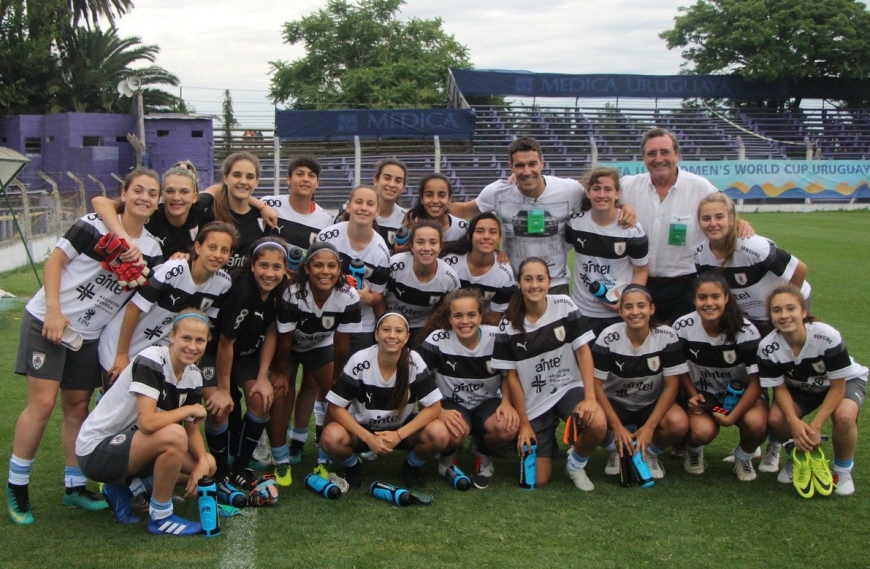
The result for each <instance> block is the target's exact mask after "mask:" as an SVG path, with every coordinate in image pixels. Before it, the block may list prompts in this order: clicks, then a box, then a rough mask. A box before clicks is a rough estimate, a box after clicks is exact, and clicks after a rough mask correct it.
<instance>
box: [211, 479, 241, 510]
mask: <svg viewBox="0 0 870 569" xmlns="http://www.w3.org/2000/svg"><path fill="white" fill-rule="evenodd" d="M217 497H218V500H219V501H220V502H222V503H224V504H229V505H230V506H233V507H234V508H244V507H245V506H247V505H248V497H247V496H246V495H245V494H244V493H243V492H241V491H239V489H238V488H236V487H235V486H232V485H231V484H230V483H229V482H227V481H226V480H221V481H220V482H218V483H217Z"/></svg>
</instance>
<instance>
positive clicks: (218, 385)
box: [200, 237, 287, 491]
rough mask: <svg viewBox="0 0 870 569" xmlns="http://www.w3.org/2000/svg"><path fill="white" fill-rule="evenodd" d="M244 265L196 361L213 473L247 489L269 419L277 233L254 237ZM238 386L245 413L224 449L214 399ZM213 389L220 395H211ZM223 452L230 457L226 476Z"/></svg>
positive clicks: (279, 265)
mask: <svg viewBox="0 0 870 569" xmlns="http://www.w3.org/2000/svg"><path fill="white" fill-rule="evenodd" d="M247 258H248V264H249V270H248V272H246V273H244V274H241V275H238V276H237V278H236V279H235V280H234V281H233V285H232V287H231V288H230V290H229V292H228V293H227V294H226V296H225V299H224V305H223V307H222V308H221V311H220V316H219V322H220V323H219V325H218V328H219V330H220V331H219V333H218V337H217V338H215V340H214V341H212V342H210V343H209V345H208V348H207V349H206V354H205V356H204V357H203V361H202V363H201V364H200V367H201V369H202V371H203V375H204V376H205V381H204V383H203V396H204V397H205V399H206V401H208V402H209V403H212V404H211V405H207V409H208V411H209V415H208V418H207V420H206V423H205V436H206V441H207V442H208V448H209V450H210V451H211V453H212V455H214V457H215V462H216V464H217V476H218V478H219V479H221V480H224V479H227V478H228V477H229V480H230V482H231V483H232V484H233V485H235V486H238V487H240V488H242V489H244V490H248V491H250V490H251V489H252V488H253V487H254V486H255V485H256V483H257V477H256V476H254V474H253V472H251V471H250V470H248V465H249V464H250V462H251V456H252V455H253V453H254V449H255V448H256V447H257V441H259V440H260V436H261V435H262V434H263V430H264V429H265V427H266V422H267V421H268V420H269V409H270V407H271V406H272V395H273V393H272V384H271V383H270V381H269V367H270V366H271V365H272V358H273V356H274V355H275V345H276V340H277V335H278V334H277V328H276V324H275V320H276V315H277V311H278V299H279V298H280V296H281V293H282V292H283V289H282V284H283V282H284V276H285V270H286V268H287V244H286V243H285V242H284V240H283V239H281V238H280V237H264V238H262V239H260V240H258V241H254V243H253V245H251V250H250V252H249V253H248V255H247ZM238 388H241V389H242V392H243V393H244V398H245V409H246V413H245V415H244V419H243V420H242V428H241V434H240V436H239V438H238V442H237V445H238V446H237V448H235V449H232V450H233V452H232V453H230V439H229V417H228V416H227V414H226V413H225V412H224V411H225V408H224V407H222V406H220V405H218V404H217V403H219V402H220V401H221V400H223V401H227V399H228V398H229V397H230V393H231V389H238ZM216 391H220V392H221V397H219V398H213V396H214V394H215V392H216ZM229 454H232V455H233V456H234V457H235V460H234V462H233V467H232V475H231V477H230V468H229Z"/></svg>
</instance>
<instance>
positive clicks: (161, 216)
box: [145, 192, 214, 259]
mask: <svg viewBox="0 0 870 569" xmlns="http://www.w3.org/2000/svg"><path fill="white" fill-rule="evenodd" d="M213 203H214V196H212V195H211V194H207V193H205V192H203V193H201V194H199V196H197V198H196V202H194V203H193V205H192V206H191V207H190V211H189V212H188V213H187V219H186V220H184V223H183V224H181V227H175V226H174V225H172V224H171V223H169V220H168V219H166V204H165V203H163V202H160V204H159V205H158V206H157V211H156V212H154V214H153V215H152V216H151V217H150V218H148V223H146V224H145V229H147V230H148V231H150V232H151V234H152V235H153V236H154V238H155V239H157V241H158V242H159V243H160V248H161V249H162V250H163V258H164V259H168V258H170V257H171V256H172V255H174V254H175V253H178V252H182V253H189V252H190V251H191V250H192V249H193V241H194V240H195V239H196V236H197V235H198V234H199V230H200V228H201V227H202V226H204V225H205V224H207V223H209V222H211V221H214V212H213V211H212V209H211V206H212V204H213Z"/></svg>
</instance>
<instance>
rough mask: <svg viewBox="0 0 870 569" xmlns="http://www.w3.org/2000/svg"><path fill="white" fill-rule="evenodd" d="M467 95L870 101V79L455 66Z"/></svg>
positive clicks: (460, 84)
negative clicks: (767, 78)
mask: <svg viewBox="0 0 870 569" xmlns="http://www.w3.org/2000/svg"><path fill="white" fill-rule="evenodd" d="M450 71H451V73H452V74H453V77H454V79H455V80H456V85H457V87H458V88H459V90H460V91H461V92H462V94H463V95H503V96H516V97H584V98H585V97H640V98H662V99H692V98H695V97H700V98H704V99H786V98H789V97H799V98H822V97H824V98H831V99H848V100H853V99H870V81H853V80H847V79H837V78H825V79H818V78H816V79H812V80H809V79H803V80H801V79H797V80H791V81H774V82H764V81H749V80H747V79H744V78H743V77H739V76H737V75H612V74H597V75H568V74H562V73H531V72H528V71H484V70H477V69H451V70H450Z"/></svg>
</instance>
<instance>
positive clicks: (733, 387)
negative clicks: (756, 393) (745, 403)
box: [722, 381, 746, 413]
mask: <svg viewBox="0 0 870 569" xmlns="http://www.w3.org/2000/svg"><path fill="white" fill-rule="evenodd" d="M725 391H726V394H725V400H724V401H722V408H723V409H725V411H727V412H728V413H730V412H731V411H733V410H734V408H735V407H737V402H738V401H740V396H741V395H743V392H744V391H746V388H745V387H744V386H743V384H742V383H740V382H739V381H729V382H728V386H727V387H726V388H725Z"/></svg>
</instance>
